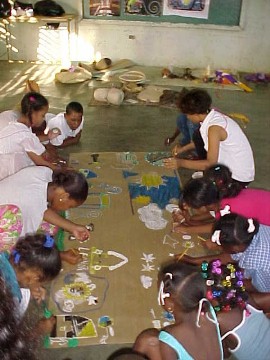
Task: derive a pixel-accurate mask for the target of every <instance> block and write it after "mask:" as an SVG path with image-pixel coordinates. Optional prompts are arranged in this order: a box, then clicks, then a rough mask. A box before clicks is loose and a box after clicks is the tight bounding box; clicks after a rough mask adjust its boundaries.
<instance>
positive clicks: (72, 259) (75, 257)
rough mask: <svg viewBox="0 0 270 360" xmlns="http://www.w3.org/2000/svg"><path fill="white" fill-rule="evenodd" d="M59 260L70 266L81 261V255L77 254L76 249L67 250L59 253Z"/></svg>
mask: <svg viewBox="0 0 270 360" xmlns="http://www.w3.org/2000/svg"><path fill="white" fill-rule="evenodd" d="M60 256H61V259H62V260H63V261H66V262H67V263H69V264H71V265H76V264H78V263H79V262H80V261H82V255H81V254H80V253H79V250H78V249H69V250H66V251H61V252H60Z"/></svg>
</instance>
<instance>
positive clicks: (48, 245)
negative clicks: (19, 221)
mask: <svg viewBox="0 0 270 360" xmlns="http://www.w3.org/2000/svg"><path fill="white" fill-rule="evenodd" d="M53 245H54V239H53V238H52V237H51V236H50V235H48V234H46V240H45V242H44V244H43V246H44V247H46V248H52V247H53Z"/></svg>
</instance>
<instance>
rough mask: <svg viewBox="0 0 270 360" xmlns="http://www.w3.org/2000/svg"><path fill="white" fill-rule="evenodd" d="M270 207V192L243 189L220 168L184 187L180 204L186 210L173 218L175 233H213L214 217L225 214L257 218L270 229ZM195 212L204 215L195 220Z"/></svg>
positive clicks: (206, 173)
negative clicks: (191, 213) (193, 213)
mask: <svg viewBox="0 0 270 360" xmlns="http://www.w3.org/2000/svg"><path fill="white" fill-rule="evenodd" d="M269 203H270V191H267V190H263V189H253V188H244V189H243V188H242V186H241V185H240V184H239V183H238V182H235V181H233V179H232V178H231V171H230V170H229V168H228V167H227V166H224V165H221V164H217V165H214V166H212V167H210V168H208V169H206V171H205V172H204V176H203V178H199V179H191V180H190V181H188V183H187V184H186V185H185V186H184V188H183V193H182V198H181V204H180V205H181V207H182V208H183V210H182V211H178V212H175V213H174V214H173V217H174V222H175V223H176V225H175V226H174V231H175V232H183V231H186V232H188V233H200V232H201V233H208V232H211V231H212V225H213V224H212V223H213V222H214V217H215V218H217V219H218V218H219V217H220V214H224V213H225V212H226V213H230V212H234V213H237V214H239V215H242V216H245V217H248V218H249V217H254V218H256V219H257V220H258V221H259V223H260V224H263V225H268V226H270V207H269ZM185 209H186V210H185ZM190 209H192V210H190ZM194 209H195V211H196V212H197V213H199V214H200V215H198V214H197V215H193V216H191V215H190V214H189V212H191V211H193V210H194ZM213 216H214V217H213ZM183 219H184V221H182V220H183ZM181 221H182V223H180V222H181ZM177 222H178V223H179V224H177Z"/></svg>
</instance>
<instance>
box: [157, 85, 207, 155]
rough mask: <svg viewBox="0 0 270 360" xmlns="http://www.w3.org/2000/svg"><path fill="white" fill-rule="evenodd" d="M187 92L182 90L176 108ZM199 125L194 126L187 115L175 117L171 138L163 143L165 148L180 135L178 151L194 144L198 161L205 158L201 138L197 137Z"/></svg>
mask: <svg viewBox="0 0 270 360" xmlns="http://www.w3.org/2000/svg"><path fill="white" fill-rule="evenodd" d="M187 92H188V91H187V90H186V89H185V88H184V89H183V90H182V91H181V93H180V95H179V98H178V101H177V106H178V107H180V103H181V100H182V97H183V96H184V95H185V94H186V93H187ZM199 127H200V126H199V125H198V124H194V123H193V122H192V121H190V120H189V119H188V117H187V115H185V114H182V113H180V114H179V115H178V116H177V119H176V129H175V132H174V134H173V135H172V136H170V137H167V138H166V139H165V141H164V145H165V146H169V145H171V144H172V143H173V142H174V141H175V139H176V138H177V136H178V135H180V134H182V138H181V140H179V149H180V148H182V147H183V146H186V145H188V144H190V143H192V142H194V144H195V148H196V152H197V156H198V158H199V159H205V158H206V151H205V150H204V148H203V141H202V138H201V137H200V136H199Z"/></svg>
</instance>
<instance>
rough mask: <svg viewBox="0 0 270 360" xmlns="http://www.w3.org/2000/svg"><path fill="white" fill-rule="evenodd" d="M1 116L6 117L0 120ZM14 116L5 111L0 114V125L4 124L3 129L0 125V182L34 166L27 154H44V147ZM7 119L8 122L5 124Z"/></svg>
mask: <svg viewBox="0 0 270 360" xmlns="http://www.w3.org/2000/svg"><path fill="white" fill-rule="evenodd" d="M2 114H5V115H7V117H2V119H1V115H2ZM14 114H15V112H14V111H5V112H4V113H1V114H0V124H4V123H5V126H4V127H3V128H1V125H0V180H1V179H4V178H5V177H7V176H10V175H12V174H14V173H16V172H18V171H19V170H21V169H23V168H25V167H27V166H32V165H34V163H33V161H32V160H31V159H30V158H29V156H28V155H27V152H33V153H35V154H37V155H41V154H43V153H44V152H45V147H44V146H43V145H42V144H41V142H40V141H39V138H38V137H37V136H36V135H35V134H33V133H32V129H31V128H29V127H27V126H26V125H24V124H22V123H19V122H17V121H16V115H14ZM7 119H8V120H9V121H8V122H6V120H7ZM1 121H2V122H1Z"/></svg>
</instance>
